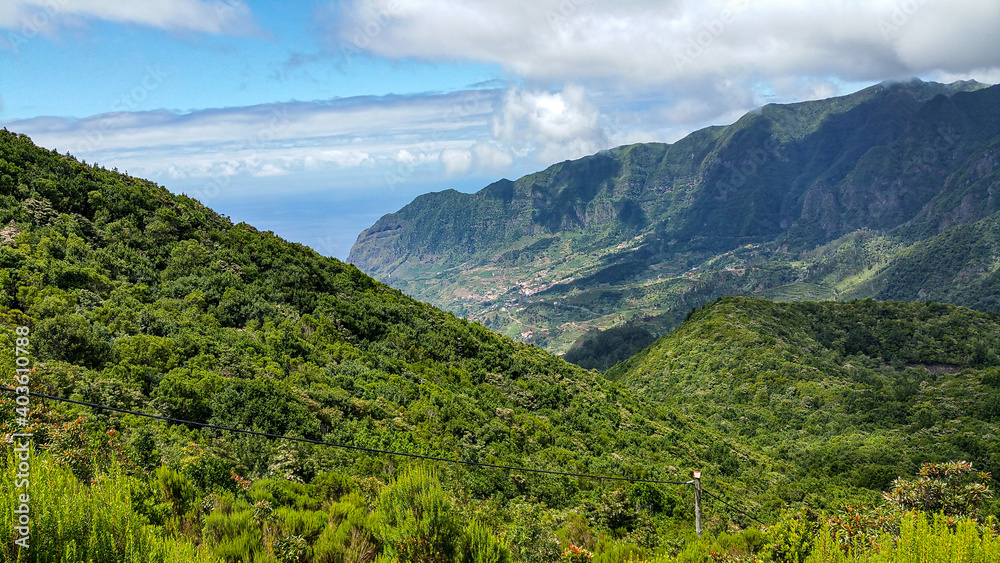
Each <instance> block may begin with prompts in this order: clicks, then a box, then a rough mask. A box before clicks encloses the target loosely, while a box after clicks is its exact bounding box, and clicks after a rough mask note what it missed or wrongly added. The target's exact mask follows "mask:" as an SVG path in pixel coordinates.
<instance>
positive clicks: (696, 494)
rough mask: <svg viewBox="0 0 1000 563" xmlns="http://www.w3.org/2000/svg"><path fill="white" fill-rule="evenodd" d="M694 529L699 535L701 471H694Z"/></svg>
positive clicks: (699, 535)
mask: <svg viewBox="0 0 1000 563" xmlns="http://www.w3.org/2000/svg"><path fill="white" fill-rule="evenodd" d="M694 531H695V532H697V533H698V537H699V538H700V537H701V471H695V472H694Z"/></svg>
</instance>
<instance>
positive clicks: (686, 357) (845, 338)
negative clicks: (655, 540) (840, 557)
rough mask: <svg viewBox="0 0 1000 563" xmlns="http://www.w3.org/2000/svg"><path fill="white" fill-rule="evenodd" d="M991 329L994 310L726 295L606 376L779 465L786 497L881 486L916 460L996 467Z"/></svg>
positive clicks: (997, 407) (998, 415)
mask: <svg viewBox="0 0 1000 563" xmlns="http://www.w3.org/2000/svg"><path fill="white" fill-rule="evenodd" d="M997 334H1000V315H997V314H988V313H979V312H975V311H972V310H969V309H965V308H960V307H956V306H953V305H945V304H940V303H930V302H929V303H899V302H878V301H873V300H864V301H852V302H848V303H832V302H825V303H774V302H770V301H765V300H761V299H751V298H744V297H726V298H722V299H720V300H717V301H714V302H712V303H710V304H707V305H705V306H703V307H701V308H699V309H697V310H695V311H693V312H692V314H691V315H690V317H689V318H688V319H687V320H686V321H685V322H684V323H683V324H681V326H680V327H678V328H677V329H676V330H674V331H673V332H671V333H670V334H669V335H667V336H665V337H663V338H662V339H660V340H659V341H657V342H656V343H655V344H653V345H652V346H650V347H648V348H646V349H645V350H643V351H642V352H640V353H639V354H637V355H636V356H634V357H632V358H630V359H629V360H627V361H625V362H623V363H621V364H619V365H617V366H615V368H614V369H612V370H610V371H609V372H608V376H609V377H611V378H613V379H615V380H616V381H619V382H620V383H622V384H624V385H625V386H626V387H628V388H629V389H631V390H633V391H634V392H636V393H637V394H639V395H641V396H643V397H646V398H649V399H651V400H654V401H657V402H660V403H661V404H664V405H669V406H673V407H676V408H678V409H679V410H680V411H681V412H683V413H685V414H687V415H688V416H691V417H692V418H695V419H698V420H703V421H706V422H707V423H708V424H709V425H710V426H712V427H713V428H715V429H716V430H717V431H719V432H721V433H724V434H726V435H729V436H739V437H740V439H741V440H744V441H746V442H748V443H750V444H753V445H754V446H756V447H759V448H761V450H762V451H763V452H765V453H767V454H768V455H770V456H772V457H774V458H777V459H785V460H788V461H789V463H791V464H792V465H794V467H795V470H794V471H795V474H796V475H795V478H794V479H793V481H794V484H793V485H788V486H787V487H786V486H780V487H778V488H777V494H778V496H779V497H781V498H782V499H784V500H786V501H793V500H801V499H802V498H804V496H803V495H806V496H808V495H811V494H814V493H815V491H817V490H821V489H822V488H823V487H825V486H827V485H825V484H823V483H827V484H828V483H829V482H831V481H832V482H836V483H841V484H843V485H845V486H846V485H855V486H860V487H866V488H872V489H885V488H886V487H887V486H888V483H889V481H890V480H891V479H892V478H893V477H894V476H895V475H897V474H899V475H905V474H912V473H913V472H914V471H915V469H916V468H917V466H918V465H919V463H921V462H923V461H944V460H947V459H968V460H969V461H972V462H973V463H974V465H975V466H976V467H979V468H982V469H984V470H987V471H992V472H993V474H994V475H998V474H1000V473H997V471H998V470H1000V447H998V445H997V443H996V441H995V440H993V439H992V438H991V436H994V435H995V433H996V432H997V431H998V430H1000V356H998V354H1000V340H998V339H997ZM731 463H732V465H731V466H730V467H729V470H730V471H732V472H734V473H735V472H737V471H738V465H739V463H738V460H736V459H732V460H731Z"/></svg>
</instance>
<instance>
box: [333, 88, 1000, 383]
mask: <svg viewBox="0 0 1000 563" xmlns="http://www.w3.org/2000/svg"><path fill="white" fill-rule="evenodd" d="M998 143H1000V86H993V87H986V86H984V85H982V84H976V83H968V82H958V83H954V84H951V85H943V84H936V83H926V82H920V81H912V82H907V83H893V84H881V85H876V86H873V87H870V88H866V89H864V90H861V91H859V92H856V93H854V94H851V95H848V96H842V97H838V98H830V99H826V100H816V101H810V102H803V103H796V104H787V105H777V104H770V105H766V106H764V107H763V108H760V109H759V110H756V111H753V112H750V113H748V114H747V115H745V116H744V117H742V118H741V119H740V120H738V121H737V122H736V123H733V124H732V125H728V126H725V127H709V128H706V129H702V130H699V131H695V132H693V133H691V134H690V135H688V136H687V137H685V138H683V139H681V140H679V141H677V142H676V143H673V144H669V145H668V144H662V143H646V144H639V145H630V146H623V147H618V148H615V149H612V150H609V151H603V152H601V153H598V154H595V155H592V156H588V157H585V158H582V159H580V160H576V161H567V162H562V163H558V164H555V165H553V166H551V167H549V168H548V169H546V170H544V171H541V172H538V173H535V174H530V175H528V176H525V177H523V178H520V179H518V180H516V181H508V180H501V181H498V182H496V183H494V184H492V185H490V186H488V187H486V188H484V189H482V190H480V191H479V192H476V193H474V194H462V193H458V192H456V191H447V192H440V193H435V194H427V195H424V196H421V197H419V198H417V199H416V200H414V201H413V203H411V204H410V205H407V206H406V207H404V208H403V209H401V210H400V211H398V212H396V213H392V214H389V215H386V216H384V217H382V218H381V219H380V220H379V221H378V222H376V223H375V225H373V226H372V227H371V228H370V229H368V230H366V231H365V232H363V233H362V234H361V235H360V236H359V237H358V241H357V243H356V244H355V246H354V248H353V249H352V252H351V257H350V259H349V260H350V261H351V262H353V263H355V264H357V265H358V266H359V267H360V268H361V269H362V270H364V271H365V272H368V273H370V274H372V275H373V276H375V277H376V278H378V279H383V280H386V281H389V282H391V284H392V285H393V286H394V287H399V288H400V289H402V290H403V291H405V292H407V293H408V294H410V295H413V296H416V297H417V298H419V299H422V300H426V301H429V302H430V303H433V304H435V305H437V306H440V307H443V308H445V309H447V310H451V311H454V312H456V313H458V314H461V315H465V316H468V317H469V318H470V319H474V320H479V321H481V322H483V323H485V324H486V325H487V326H489V327H490V328H493V329H495V330H498V331H502V332H504V333H505V334H507V335H509V336H512V337H514V338H517V339H520V340H524V341H528V342H535V343H537V344H539V345H540V346H544V347H546V348H547V349H549V350H550V351H553V352H556V353H563V352H566V357H567V359H569V360H570V361H573V362H576V363H579V364H580V365H584V366H586V367H593V368H598V369H606V368H608V367H610V366H611V365H613V364H614V363H615V362H616V361H620V360H621V359H624V358H626V357H628V356H629V355H631V354H633V353H635V352H637V351H638V350H639V349H641V348H642V346H644V345H646V344H648V343H649V342H651V339H652V338H653V337H655V336H662V335H663V334H665V333H666V332H668V331H669V329H671V328H673V327H675V326H677V324H679V323H680V321H681V320H683V318H684V316H685V315H686V314H687V312H688V311H689V310H690V309H691V308H692V307H696V306H698V305H701V304H703V303H706V302H708V301H711V300H713V299H715V298H717V297H720V296H723V295H752V296H758V297H765V298H768V299H775V300H781V301H785V300H787V301H803V300H835V299H840V300H848V299H852V298H858V297H862V298H863V297H879V298H895V299H924V298H926V297H921V296H924V295H926V296H928V297H931V296H932V297H933V298H934V299H940V300H947V301H951V302H954V303H957V304H962V305H969V306H974V307H979V308H983V309H984V310H996V308H995V303H994V298H993V296H994V295H995V294H996V292H995V291H993V290H992V288H993V285H991V284H992V282H991V281H990V280H992V279H994V278H995V276H996V272H997V267H998V264H1000V262H998V258H997V257H998V256H1000V255H998V254H997V253H996V252H994V251H993V250H991V249H995V247H996V245H995V244H993V243H992V242H990V243H989V244H988V245H987V246H986V247H984V248H983V249H976V252H977V257H976V259H975V260H973V261H972V262H970V263H967V261H965V260H964V259H958V258H957V257H956V259H955V260H951V261H950V262H949V263H947V264H939V265H940V266H946V268H945V269H942V270H935V272H936V273H935V274H933V275H927V276H924V277H923V278H919V277H917V276H915V275H913V274H904V273H903V272H904V271H909V270H911V269H912V270H914V271H916V270H917V269H919V268H920V267H921V265H920V264H918V263H917V262H919V258H918V255H919V254H920V253H922V252H924V251H922V250H920V249H921V248H923V247H921V246H917V247H915V248H913V249H910V247H912V246H913V245H915V244H917V243H923V242H924V241H928V242H927V244H930V245H931V246H932V247H934V248H935V249H939V247H941V246H942V245H944V246H949V248H948V249H947V251H948V253H949V254H952V255H954V254H955V253H961V252H965V253H966V254H967V253H968V251H965V250H960V249H959V248H954V249H953V248H951V247H950V245H952V244H953V243H956V244H960V245H961V244H965V243H963V242H962V241H966V240H971V239H970V238H968V236H967V234H968V233H966V231H962V230H961V229H963V228H966V227H965V226H968V225H971V224H973V223H975V222H977V221H994V222H995V220H996V219H995V214H996V213H997V212H998V211H1000V200H998V199H997V197H996V195H995V193H996V188H997V186H998V181H1000V168H998V166H997V163H998V162H1000V159H998V147H1000V144H998ZM976 228H977V229H978V228H979V227H976ZM983 234H987V235H992V236H993V238H992V239H990V240H991V241H994V239H995V233H993V231H989V230H987V231H986V232H984V233H983ZM935 237H941V238H939V239H937V240H938V241H939V242H934V243H931V242H929V241H930V239H934V238H935ZM963 237H964V238H963ZM994 242H995V241H994ZM928 248H930V247H928ZM961 248H965V247H964V246H963V247H961ZM890 270H892V271H890ZM892 272H896V273H892ZM390 276H391V277H390ZM876 278H877V279H876ZM958 279H960V280H969V281H970V282H972V283H971V284H970V287H968V288H965V289H957V284H956V283H953V280H958ZM616 327H617V328H618V330H616V331H611V332H602V331H606V330H607V329H609V328H616ZM631 343H634V344H631Z"/></svg>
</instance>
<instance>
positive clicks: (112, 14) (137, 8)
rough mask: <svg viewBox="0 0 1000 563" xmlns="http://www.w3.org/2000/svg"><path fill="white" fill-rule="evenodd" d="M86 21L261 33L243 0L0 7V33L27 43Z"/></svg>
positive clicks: (116, 0) (42, 2)
mask: <svg viewBox="0 0 1000 563" xmlns="http://www.w3.org/2000/svg"><path fill="white" fill-rule="evenodd" d="M87 19H99V20H106V21H112V22H116V23H126V24H136V25H143V26H149V27H155V28H160V29H167V30H172V31H194V32H201V33H213V34H237V35H248V34H251V33H255V32H256V31H257V26H256V24H255V23H254V20H253V14H252V13H251V11H250V8H249V7H247V5H246V4H245V3H244V2H242V1H241V0H214V1H205V0H159V1H157V2H127V1H122V0H6V1H5V2H4V3H3V4H2V5H0V28H4V29H8V30H12V31H15V32H20V33H21V34H22V35H23V36H25V37H26V38H28V39H30V38H31V37H33V36H35V35H38V34H42V35H51V34H52V33H53V32H54V28H55V27H56V26H57V25H59V24H68V25H76V24H78V23H80V22H82V21H85V20H87Z"/></svg>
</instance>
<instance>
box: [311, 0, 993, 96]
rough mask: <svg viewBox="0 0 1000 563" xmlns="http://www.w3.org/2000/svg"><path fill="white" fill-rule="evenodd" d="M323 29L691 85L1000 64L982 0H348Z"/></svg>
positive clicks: (518, 62)
mask: <svg viewBox="0 0 1000 563" xmlns="http://www.w3.org/2000/svg"><path fill="white" fill-rule="evenodd" d="M337 5H338V6H339V7H340V9H341V15H342V18H341V19H339V20H338V26H337V27H335V28H332V29H331V33H334V34H339V36H340V39H341V40H342V41H347V42H355V41H354V40H355V39H357V37H356V36H357V35H358V33H359V30H360V32H363V31H364V30H366V29H368V30H369V31H371V32H372V33H370V34H365V33H362V35H364V41H363V42H360V43H357V42H355V43H357V46H358V48H360V49H362V50H364V51H367V52H370V53H372V54H375V55H379V56H385V57H389V58H393V59H406V58H411V57H413V58H419V59H426V60H439V61H455V60H465V61H476V62H488V63H496V64H499V65H501V66H502V67H504V68H506V69H508V70H509V71H510V72H512V73H514V74H516V75H517V76H520V77H523V78H525V79H527V80H528V81H552V80H556V81H563V82H567V83H581V84H595V83H599V82H602V81H608V80H612V81H619V82H621V83H623V85H624V86H626V87H629V88H635V87H669V88H670V89H672V90H675V91H685V90H686V91H689V92H696V91H697V90H698V88H700V87H701V86H702V85H703V84H704V82H705V81H706V79H707V80H714V81H721V80H725V79H729V80H736V81H739V82H740V83H741V85H742V86H743V87H745V88H752V87H754V86H755V85H756V84H758V83H759V82H761V81H765V82H767V81H770V80H777V79H782V78H787V77H790V76H813V77H824V78H830V77H832V78H836V79H838V80H841V81H848V82H853V81H868V82H877V81H880V80H882V79H885V78H888V77H910V76H913V75H926V74H928V73H934V72H951V73H955V72H970V71H973V70H975V69H990V68H997V67H1000V33H996V30H997V29H1000V4H997V3H996V2H993V1H992V0H952V1H950V2H936V1H932V0H865V1H861V0H836V1H831V2H813V1H810V0H769V1H767V2H764V1H762V0H703V1H699V2H694V1H680V0H673V1H670V0H668V1H662V0H658V1H655V2H654V1H642V0H631V1H620V2H614V3H612V2H598V1H596V0H467V1H465V2H462V3H461V4H458V3H455V2H451V1H450V0H413V1H410V2H398V1H395V2H389V3H384V2H380V1H378V0H347V1H345V2H341V3H338V4H337Z"/></svg>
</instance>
